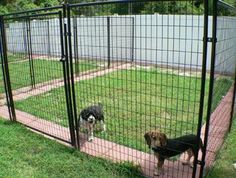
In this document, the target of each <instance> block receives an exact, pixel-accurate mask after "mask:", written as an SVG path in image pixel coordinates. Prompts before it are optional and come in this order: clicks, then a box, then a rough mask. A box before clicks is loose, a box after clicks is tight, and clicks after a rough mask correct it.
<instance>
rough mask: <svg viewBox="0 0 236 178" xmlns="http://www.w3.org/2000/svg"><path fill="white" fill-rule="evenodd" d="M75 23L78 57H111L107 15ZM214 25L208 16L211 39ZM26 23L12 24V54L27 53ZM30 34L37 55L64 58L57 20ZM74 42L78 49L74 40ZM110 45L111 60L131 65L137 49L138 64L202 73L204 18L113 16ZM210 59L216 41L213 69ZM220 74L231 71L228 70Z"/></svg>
mask: <svg viewBox="0 0 236 178" xmlns="http://www.w3.org/2000/svg"><path fill="white" fill-rule="evenodd" d="M71 22H72V39H73V35H74V34H73V33H74V28H75V27H74V26H75V23H77V32H78V35H77V37H78V48H77V49H78V54H79V57H86V58H96V59H107V57H108V31H107V30H108V28H107V17H89V18H86V17H82V18H77V19H71ZM133 23H134V26H133ZM211 24H212V18H211V17H209V29H208V32H209V35H210V36H211V32H212V26H211ZM23 25H24V24H23V23H19V22H15V23H11V24H10V25H9V28H8V29H7V40H8V50H9V51H15V52H24V51H25V42H24V39H25V36H26V35H25V34H24V33H23V31H24V30H25V28H26V27H24V26H23ZM48 27H49V30H48ZM133 30H134V31H133ZM132 35H134V36H132ZM31 36H32V50H33V53H34V54H45V55H47V54H49V53H50V54H51V55H56V56H60V54H61V47H60V30H59V20H58V19H51V20H49V21H48V20H37V21H32V22H31ZM132 37H134V38H132ZM132 40H134V41H132ZM49 42H50V44H49ZM72 43H73V48H74V40H72ZM110 43H111V46H110V55H111V60H124V61H130V60H131V58H132V46H133V47H134V49H133V52H134V53H133V55H134V56H133V57H134V61H136V62H147V63H153V64H158V65H169V66H175V67H186V68H190V67H192V68H198V69H201V65H202V54H203V16H197V15H196V16H195V15H158V14H154V15H132V16H111V18H110ZM210 55H211V43H208V62H207V69H208V70H209V69H210ZM232 60H233V59H232ZM221 70H228V68H226V67H225V68H224V69H221ZM230 70H233V69H230Z"/></svg>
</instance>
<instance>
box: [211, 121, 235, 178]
mask: <svg viewBox="0 0 236 178" xmlns="http://www.w3.org/2000/svg"><path fill="white" fill-rule="evenodd" d="M235 133H236V119H235V118H234V121H233V124H232V130H231V132H230V133H229V134H228V137H227V139H226V141H225V143H224V145H223V147H222V148H221V150H220V152H219V154H218V156H217V158H216V162H215V165H214V167H213V168H212V169H211V170H210V172H209V174H208V176H207V178H223V177H227V178H234V177H235V175H236V169H235V168H233V165H232V164H233V163H236V149H235V148H236V134H235Z"/></svg>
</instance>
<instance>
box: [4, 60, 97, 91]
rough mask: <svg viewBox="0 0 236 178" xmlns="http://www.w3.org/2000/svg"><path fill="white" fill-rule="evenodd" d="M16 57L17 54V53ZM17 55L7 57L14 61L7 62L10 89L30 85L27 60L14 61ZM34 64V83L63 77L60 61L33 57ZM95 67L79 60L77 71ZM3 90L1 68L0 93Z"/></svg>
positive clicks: (95, 65)
mask: <svg viewBox="0 0 236 178" xmlns="http://www.w3.org/2000/svg"><path fill="white" fill-rule="evenodd" d="M17 57H18V55H17ZM17 57H16V56H15V55H10V56H9V57H8V58H9V60H10V61H14V63H9V73H10V79H11V86H12V89H13V90H15V89H19V88H22V87H26V86H31V77H30V67H29V62H28V61H23V62H16V61H17ZM33 64H34V76H35V83H36V84H38V83H42V82H46V81H50V80H53V79H58V78H62V77H63V67H62V63H61V62H59V61H49V60H43V59H35V60H34V61H33ZM95 68H97V64H96V63H95V62H85V61H81V62H80V63H79V71H80V72H84V71H88V70H92V69H95ZM3 92H4V87H3V78H2V68H1V69H0V93H3Z"/></svg>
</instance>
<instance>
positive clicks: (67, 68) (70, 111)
mask: <svg viewBox="0 0 236 178" xmlns="http://www.w3.org/2000/svg"><path fill="white" fill-rule="evenodd" d="M67 7H68V4H63V18H64V44H65V56H64V60H65V64H64V65H65V71H64V72H65V80H66V81H65V82H66V83H65V84H66V87H65V89H66V100H67V111H68V119H69V129H70V137H71V145H72V146H76V140H75V125H74V117H73V109H72V97H71V83H70V82H71V81H70V64H69V51H68V45H70V44H69V43H70V41H69V43H68V36H69V31H68V29H67V28H68V27H69V25H68V18H67V16H68V8H67ZM72 66H73V64H72ZM72 68H73V67H72ZM72 85H73V84H72Z"/></svg>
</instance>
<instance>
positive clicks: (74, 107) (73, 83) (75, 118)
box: [66, 5, 80, 148]
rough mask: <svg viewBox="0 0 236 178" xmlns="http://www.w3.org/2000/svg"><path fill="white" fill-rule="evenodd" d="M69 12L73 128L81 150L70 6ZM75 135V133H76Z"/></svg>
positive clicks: (77, 144)
mask: <svg viewBox="0 0 236 178" xmlns="http://www.w3.org/2000/svg"><path fill="white" fill-rule="evenodd" d="M66 8H67V9H66V10H67V26H68V47H69V49H68V50H69V53H68V59H69V60H68V62H69V64H70V65H69V66H68V67H69V68H70V77H69V80H71V90H70V91H71V97H72V99H71V102H72V105H71V106H72V107H71V109H72V113H73V124H74V125H73V126H74V128H73V129H74V130H73V131H76V138H75V147H76V148H80V142H79V141H80V140H79V124H78V122H77V121H78V118H77V107H76V96H75V81H74V68H73V53H72V39H71V16H70V6H69V5H67V6H66ZM74 134H75V133H74Z"/></svg>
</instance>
